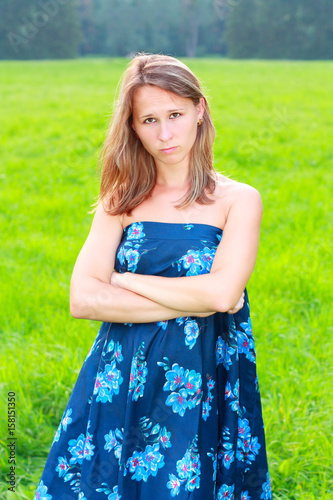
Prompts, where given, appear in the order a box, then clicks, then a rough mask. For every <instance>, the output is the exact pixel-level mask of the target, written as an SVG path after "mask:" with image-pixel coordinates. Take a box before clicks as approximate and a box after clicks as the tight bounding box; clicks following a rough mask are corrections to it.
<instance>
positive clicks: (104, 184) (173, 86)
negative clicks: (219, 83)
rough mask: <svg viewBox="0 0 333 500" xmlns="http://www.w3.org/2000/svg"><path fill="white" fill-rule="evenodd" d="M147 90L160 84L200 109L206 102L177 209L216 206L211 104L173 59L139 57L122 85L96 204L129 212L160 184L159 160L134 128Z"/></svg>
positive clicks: (103, 154)
mask: <svg viewBox="0 0 333 500" xmlns="http://www.w3.org/2000/svg"><path fill="white" fill-rule="evenodd" d="M143 85H155V86H157V87H160V88H161V89H164V90H167V91H169V92H173V93H174V94H177V95H178V96H180V97H186V98H189V99H191V100H192V101H193V103H194V104H195V105H197V104H199V99H200V97H203V98H204V99H205V111H204V114H203V121H202V124H201V125H200V126H199V127H198V131H197V137H196V140H195V143H194V145H193V147H192V150H191V157H190V188H189V190H188V192H187V193H186V194H185V196H184V197H183V198H182V200H180V203H179V205H177V208H185V207H187V206H189V205H190V204H191V203H192V202H194V201H196V202H197V203H200V204H209V203H213V201H212V199H211V198H209V197H208V196H207V193H213V191H214V188H215V184H216V172H215V170H214V168H213V142H214V138H215V128H214V125H213V121H212V117H211V114H210V111H209V107H208V103H207V99H206V98H205V96H204V95H203V93H202V89H201V86H200V82H199V80H198V79H197V78H196V76H195V75H194V74H193V73H192V71H191V70H190V69H189V68H188V67H187V66H186V65H185V64H183V63H182V62H181V61H179V60H178V59H175V58H174V57H170V56H165V55H160V54H138V55H137V56H135V57H134V59H132V61H131V62H130V64H129V65H128V67H127V69H126V71H125V73H124V75H123V78H122V82H121V86H120V91H119V95H118V99H117V103H116V106H115V110H114V113H113V116H112V119H111V122H110V125H109V128H108V132H107V136H106V139H105V142H104V145H103V148H102V151H101V154H100V158H99V161H100V165H101V188H100V193H99V197H98V200H97V202H96V204H95V205H98V204H99V203H101V202H102V203H103V205H104V209H105V210H106V211H107V212H108V213H109V214H110V215H117V214H123V213H127V214H130V213H131V211H132V210H133V209H134V208H135V207H137V206H138V205H140V203H142V202H143V201H144V200H146V199H147V198H148V196H149V195H150V193H151V191H152V189H153V188H154V185H155V182H156V168H155V162H154V158H153V157H152V156H151V155H150V154H149V153H148V152H147V151H146V149H145V148H144V147H143V145H142V144H141V141H140V140H139V139H138V138H137V137H136V135H135V132H134V130H133V128H132V119H133V118H132V110H133V104H132V103H133V94H134V92H135V90H136V89H138V88H139V87H141V86H143Z"/></svg>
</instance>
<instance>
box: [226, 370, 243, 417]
mask: <svg viewBox="0 0 333 500" xmlns="http://www.w3.org/2000/svg"><path fill="white" fill-rule="evenodd" d="M224 397H225V400H227V399H231V401H229V405H230V407H231V409H232V410H233V411H236V412H237V413H238V415H240V416H242V415H244V413H245V408H244V407H242V408H241V407H240V405H239V379H237V380H236V383H235V386H234V388H233V389H232V388H231V384H230V382H229V381H228V382H227V383H226V386H225V392H224Z"/></svg>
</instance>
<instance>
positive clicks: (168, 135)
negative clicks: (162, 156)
mask: <svg viewBox="0 0 333 500" xmlns="http://www.w3.org/2000/svg"><path fill="white" fill-rule="evenodd" d="M158 136H159V139H160V141H162V142H168V141H170V139H172V137H173V134H172V130H171V127H170V124H169V123H168V122H161V123H160V127H159V134H158Z"/></svg>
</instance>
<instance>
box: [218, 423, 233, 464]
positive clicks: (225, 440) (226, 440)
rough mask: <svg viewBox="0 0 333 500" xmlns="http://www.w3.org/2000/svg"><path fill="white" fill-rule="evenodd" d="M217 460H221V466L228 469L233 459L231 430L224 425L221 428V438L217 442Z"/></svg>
mask: <svg viewBox="0 0 333 500" xmlns="http://www.w3.org/2000/svg"><path fill="white" fill-rule="evenodd" d="M219 447H220V448H219V454H218V457H219V460H220V461H222V465H223V467H225V468H226V469H227V470H229V469H230V466H231V464H232V463H233V461H234V460H235V452H234V451H233V444H232V442H231V432H230V429H229V428H228V427H226V426H224V428H223V434H222V440H221V441H220V442H219Z"/></svg>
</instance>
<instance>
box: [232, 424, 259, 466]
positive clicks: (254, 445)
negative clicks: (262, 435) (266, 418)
mask: <svg viewBox="0 0 333 500" xmlns="http://www.w3.org/2000/svg"><path fill="white" fill-rule="evenodd" d="M260 448H261V444H260V443H259V442H258V438H257V437H252V436H251V429H250V422H249V421H248V419H246V418H244V419H241V418H239V419H238V439H237V455H236V456H237V460H239V461H240V462H243V463H245V464H251V462H253V461H254V460H255V459H256V455H258V453H259V450H260Z"/></svg>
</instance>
